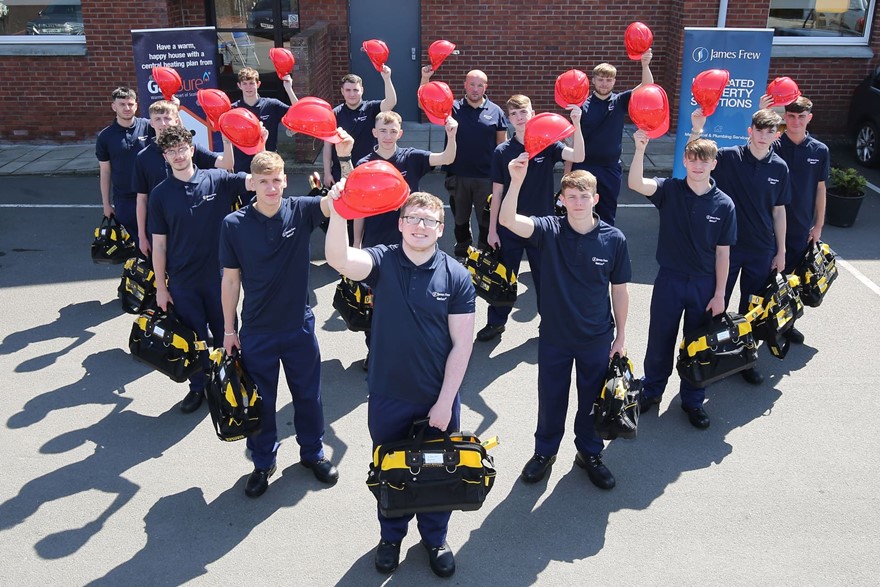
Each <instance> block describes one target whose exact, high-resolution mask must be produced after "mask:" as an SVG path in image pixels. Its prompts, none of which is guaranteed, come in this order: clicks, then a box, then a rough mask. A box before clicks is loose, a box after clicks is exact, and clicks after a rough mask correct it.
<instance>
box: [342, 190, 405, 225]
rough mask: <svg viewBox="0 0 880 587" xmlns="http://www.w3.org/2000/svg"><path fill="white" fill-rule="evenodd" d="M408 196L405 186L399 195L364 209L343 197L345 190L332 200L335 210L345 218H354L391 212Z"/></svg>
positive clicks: (401, 204)
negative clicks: (403, 191)
mask: <svg viewBox="0 0 880 587" xmlns="http://www.w3.org/2000/svg"><path fill="white" fill-rule="evenodd" d="M408 197H409V188H407V190H406V192H405V193H404V194H402V196H401V197H399V198H397V199H395V200H393V201H389V202H385V203H381V204H380V205H378V206H376V207H374V208H371V209H369V210H364V209H361V208H356V207H354V206H352V205H351V204H350V203H349V202H348V201H347V199H346V198H345V190H343V192H342V195H341V196H340V197H339V199H338V200H333V206H334V207H335V208H336V211H337V212H339V215H340V216H342V217H343V218H345V219H346V220H355V219H357V218H367V217H369V216H377V215H379V214H385V213H386V212H391V211H393V210H397V209H399V208H400V207H401V206H403V204H404V202H406V199H407V198H408Z"/></svg>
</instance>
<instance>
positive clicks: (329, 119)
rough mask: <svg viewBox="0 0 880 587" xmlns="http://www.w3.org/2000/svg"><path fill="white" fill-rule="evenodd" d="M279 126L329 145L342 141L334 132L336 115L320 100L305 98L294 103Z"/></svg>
mask: <svg viewBox="0 0 880 587" xmlns="http://www.w3.org/2000/svg"><path fill="white" fill-rule="evenodd" d="M322 102H323V103H322ZM281 124H283V125H284V126H286V127H287V128H289V129H290V130H292V131H293V132H299V133H303V134H306V135H309V136H312V137H315V138H317V139H321V140H322V141H328V142H330V143H339V142H341V141H342V137H341V136H339V133H338V132H337V131H336V115H335V114H333V110H331V109H330V108H329V104H327V103H326V102H324V101H323V100H321V99H320V98H311V97H306V98H303V99H302V100H299V101H297V102H295V103H294V104H292V105H291V106H290V108H288V109H287V113H286V114H285V115H284V117H283V118H282V119H281Z"/></svg>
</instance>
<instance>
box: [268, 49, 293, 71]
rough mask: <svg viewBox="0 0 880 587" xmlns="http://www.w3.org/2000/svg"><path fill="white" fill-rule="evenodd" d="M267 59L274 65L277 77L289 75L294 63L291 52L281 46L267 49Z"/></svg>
mask: <svg viewBox="0 0 880 587" xmlns="http://www.w3.org/2000/svg"><path fill="white" fill-rule="evenodd" d="M269 59H271V60H272V65H274V66H275V73H277V74H278V79H281V78H283V77H284V76H285V75H289V74H290V72H292V71H293V66H294V64H296V59H294V57H293V53H291V52H290V51H289V50H288V49H285V48H283V47H274V48H272V49H269Z"/></svg>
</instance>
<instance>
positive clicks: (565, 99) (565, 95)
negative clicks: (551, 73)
mask: <svg viewBox="0 0 880 587" xmlns="http://www.w3.org/2000/svg"><path fill="white" fill-rule="evenodd" d="M589 95H590V79H589V78H588V77H587V74H585V73H584V72H583V71H581V70H579V69H569V70H568V71H566V72H565V73H563V74H562V75H560V76H559V77H557V78H556V87H555V88H554V90H553V96H554V98H555V99H556V103H557V104H559V107H560V108H566V107H568V105H569V104H577V105H578V106H583V105H584V102H585V101H586V99H587V96H589Z"/></svg>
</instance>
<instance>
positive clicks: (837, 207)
mask: <svg viewBox="0 0 880 587" xmlns="http://www.w3.org/2000/svg"><path fill="white" fill-rule="evenodd" d="M863 199H865V194H860V195H858V196H855V197H852V196H846V197H844V196H839V195H837V194H835V193H832V192H828V193H827V194H826V196H825V222H826V223H828V224H830V225H831V226H839V227H841V228H848V227H850V226H852V225H853V224H854V223H855V221H856V216H858V214H859V208H861V206H862V200H863Z"/></svg>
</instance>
